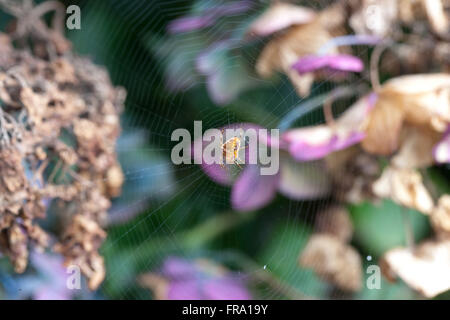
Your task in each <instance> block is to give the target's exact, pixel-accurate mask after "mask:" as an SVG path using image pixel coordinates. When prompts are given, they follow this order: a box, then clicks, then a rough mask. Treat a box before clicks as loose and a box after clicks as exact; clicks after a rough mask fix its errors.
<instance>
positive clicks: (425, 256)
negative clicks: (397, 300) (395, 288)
mask: <svg viewBox="0 0 450 320" xmlns="http://www.w3.org/2000/svg"><path fill="white" fill-rule="evenodd" d="M383 260H384V267H385V268H383V272H384V273H387V274H388V276H391V275H392V274H397V275H398V276H399V277H400V278H401V279H402V280H403V281H405V282H406V284H408V285H409V286H410V287H411V288H413V289H415V290H417V291H419V292H420V293H421V294H423V295H424V296H425V297H428V298H432V297H434V296H436V295H438V294H439V293H442V292H444V291H447V290H449V289H450V273H449V272H448V271H449V270H450V242H449V241H442V242H436V241H427V242H424V243H422V244H420V245H419V246H418V247H417V248H415V249H414V250H411V249H409V248H396V249H392V250H389V251H388V252H387V253H386V254H385V256H384V258H383Z"/></svg>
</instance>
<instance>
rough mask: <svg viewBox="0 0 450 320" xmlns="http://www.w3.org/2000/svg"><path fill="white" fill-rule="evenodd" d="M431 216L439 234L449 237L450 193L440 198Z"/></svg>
mask: <svg viewBox="0 0 450 320" xmlns="http://www.w3.org/2000/svg"><path fill="white" fill-rule="evenodd" d="M430 218H431V224H432V225H433V228H434V229H435V230H436V232H437V233H438V235H443V236H445V237H447V238H448V237H449V236H450V195H447V194H446V195H443V196H441V197H440V198H439V201H438V204H437V206H436V208H435V209H434V210H433V212H432V213H431V217H430Z"/></svg>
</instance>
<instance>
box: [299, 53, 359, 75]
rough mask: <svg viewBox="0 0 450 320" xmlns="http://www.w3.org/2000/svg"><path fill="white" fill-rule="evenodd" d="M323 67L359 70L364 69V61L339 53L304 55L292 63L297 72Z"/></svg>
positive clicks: (351, 70)
mask: <svg viewBox="0 0 450 320" xmlns="http://www.w3.org/2000/svg"><path fill="white" fill-rule="evenodd" d="M325 67H326V68H330V69H333V70H338V71H350V72H360V71H362V70H363V69H364V63H363V62H362V61H361V59H359V58H358V57H355V56H352V55H347V54H339V55H326V56H305V57H302V58H300V60H298V61H297V62H296V63H294V64H293V65H292V68H293V69H295V70H296V71H297V72H298V73H299V74H305V73H308V72H312V71H316V70H318V69H322V68H325Z"/></svg>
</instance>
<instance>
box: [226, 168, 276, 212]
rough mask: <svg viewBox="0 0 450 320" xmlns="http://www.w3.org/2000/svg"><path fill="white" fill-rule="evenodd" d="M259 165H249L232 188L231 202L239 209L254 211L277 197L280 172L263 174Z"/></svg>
mask: <svg viewBox="0 0 450 320" xmlns="http://www.w3.org/2000/svg"><path fill="white" fill-rule="evenodd" d="M260 169H261V168H260V167H259V166H258V165H247V166H246V167H245V169H244V171H243V172H242V173H241V175H240V176H239V178H238V179H237V181H236V182H235V184H234V186H233V188H232V190H231V204H232V207H233V208H234V209H235V210H238V211H252V210H256V209H259V208H261V207H263V206H265V205H266V204H268V203H269V202H270V201H272V199H273V198H274V197H275V194H276V190H277V188H278V180H279V174H276V175H267V176H263V175H261V173H260Z"/></svg>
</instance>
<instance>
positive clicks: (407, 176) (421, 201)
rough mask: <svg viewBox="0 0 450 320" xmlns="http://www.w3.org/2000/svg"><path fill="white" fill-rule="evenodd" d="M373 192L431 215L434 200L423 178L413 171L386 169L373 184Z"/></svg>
mask: <svg viewBox="0 0 450 320" xmlns="http://www.w3.org/2000/svg"><path fill="white" fill-rule="evenodd" d="M373 192H374V193H375V195H377V196H378V197H381V198H390V199H392V200H393V201H394V202H396V203H398V204H400V205H403V206H405V207H408V208H412V209H415V210H418V211H420V212H422V213H424V214H430V213H431V211H432V210H433V208H434V202H433V199H432V197H431V195H430V193H429V192H428V190H427V189H426V188H425V186H424V184H423V182H422V176H421V175H420V173H419V172H417V171H416V170H413V169H400V168H395V167H386V168H385V169H384V171H383V174H382V175H381V177H380V178H379V179H378V180H377V181H375V183H374V184H373Z"/></svg>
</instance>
